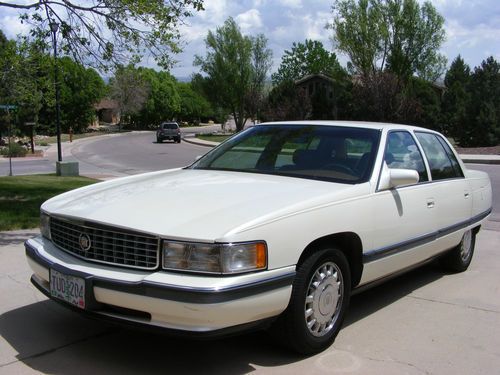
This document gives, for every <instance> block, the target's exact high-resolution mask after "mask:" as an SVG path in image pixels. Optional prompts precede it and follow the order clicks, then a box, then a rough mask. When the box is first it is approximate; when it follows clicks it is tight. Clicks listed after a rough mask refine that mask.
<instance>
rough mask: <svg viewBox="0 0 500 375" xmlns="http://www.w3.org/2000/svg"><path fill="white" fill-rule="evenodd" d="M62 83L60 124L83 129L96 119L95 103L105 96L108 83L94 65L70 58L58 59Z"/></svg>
mask: <svg viewBox="0 0 500 375" xmlns="http://www.w3.org/2000/svg"><path fill="white" fill-rule="evenodd" d="M59 69H60V72H61V75H60V85H61V127H62V131H63V132H68V131H69V128H70V127H72V128H73V131H75V132H78V133H79V132H83V131H85V129H86V128H87V127H88V126H89V124H91V123H92V121H93V120H94V118H95V109H94V104H96V103H97V102H99V100H100V99H101V98H102V97H103V96H104V94H105V89H106V85H105V84H104V81H103V79H102V78H101V76H100V75H99V74H98V73H97V72H96V71H95V70H94V69H92V68H85V67H84V66H83V65H82V64H80V63H78V62H75V61H73V60H72V59H70V58H69V57H63V58H61V59H59Z"/></svg>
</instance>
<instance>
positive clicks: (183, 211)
mask: <svg viewBox="0 0 500 375" xmlns="http://www.w3.org/2000/svg"><path fill="white" fill-rule="evenodd" d="M359 186H360V185H345V184H336V183H331V182H323V181H313V180H307V179H300V178H292V177H282V176H272V175H262V174H253V173H241V172H223V171H208V170H193V169H176V170H168V171H161V172H153V173H147V174H143V175H136V176H131V177H125V178H120V179H116V180H111V181H107V182H102V183H98V184H95V185H91V186H87V187H84V188H81V189H77V190H73V191H71V192H68V193H64V194H62V195H59V196H57V197H55V198H52V199H50V200H48V201H47V202H45V203H44V204H43V205H42V210H43V211H45V212H47V213H49V214H52V215H58V216H64V217H70V218H79V219H81V218H83V219H85V220H88V221H93V222H97V223H101V224H108V225H113V226H116V227H121V228H126V229H134V230H139V231H143V232H147V233H152V234H155V235H160V236H162V237H167V238H170V239H178V240H183V239H185V240H187V239H190V240H193V239H196V240H200V241H219V240H222V239H223V238H224V237H225V236H228V235H230V234H235V233H239V232H243V231H245V230H248V229H250V228H255V227H256V226H260V225H263V224H265V223H266V222H270V221H275V220H279V219H280V218H283V217H287V216H290V215H294V214H297V213H299V212H303V211H305V210H306V211H309V210H311V209H314V208H318V207H321V206H322V205H325V204H332V203H334V202H338V201H340V200H343V199H348V198H350V197H351V196H353V195H359ZM356 187H357V188H356ZM353 189H354V190H356V191H357V193H356V192H353V191H352V190H353Z"/></svg>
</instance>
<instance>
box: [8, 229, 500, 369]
mask: <svg viewBox="0 0 500 375" xmlns="http://www.w3.org/2000/svg"><path fill="white" fill-rule="evenodd" d="M34 234H36V232H6V233H0V296H1V298H0V314H1V315H0V374H32V373H51V374H147V373H163V374H165V373H171V374H177V373H203V374H207V373H214V374H245V373H250V372H257V373H273V374H274V373H276V374H285V373H286V374H289V373H294V374H295V373H296V374H384V375H388V374H498V371H499V370H498V369H499V368H500V287H499V285H500V257H499V250H498V243H500V232H498V231H493V230H483V231H481V232H480V234H479V236H478V238H477V247H476V254H475V257H474V259H473V262H472V264H471V267H470V268H469V270H468V271H467V272H465V273H462V274H455V275H450V274H444V273H443V272H442V271H441V270H440V269H439V267H438V266H437V265H435V264H431V265H428V266H425V267H423V268H420V269H418V270H415V271H413V272H411V273H409V274H406V275H403V276H401V277H399V278H397V279H394V280H392V281H390V282H388V283H386V284H383V285H381V286H379V287H377V288H374V289H371V290H369V291H367V292H364V293H362V294H359V295H357V296H355V297H354V298H353V300H352V305H351V309H350V311H349V314H348V318H347V321H346V322H345V325H344V328H343V329H342V331H341V332H340V334H339V336H338V337H337V340H336V341H335V343H334V345H333V346H332V347H330V348H329V349H328V350H327V351H325V352H323V353H321V354H318V355H316V356H313V357H310V358H301V357H298V356H295V355H293V354H291V353H289V352H287V351H286V350H284V349H282V348H281V347H280V346H278V345H276V344H275V343H273V342H272V340H270V339H269V337H268V336H267V334H266V333H264V332H257V333H251V334H246V335H243V336H238V337H234V338H228V339H223V340H218V341H192V340H179V339H175V338H171V337H168V336H165V335H162V334H160V333H152V332H148V331H141V330H137V329H128V328H123V327H117V326H112V325H107V324H104V323H101V322H97V321H93V320H89V319H86V318H83V317H81V316H80V315H77V314H75V313H73V312H70V311H69V310H66V309H64V308H63V307H61V306H59V305H58V304H56V303H54V302H52V301H49V300H47V299H46V298H45V297H44V296H43V295H42V294H41V293H39V292H38V291H37V290H36V289H35V288H34V287H33V286H31V284H30V283H29V281H28V280H29V277H30V271H29V269H28V266H27V265H26V262H25V259H24V249H23V246H22V241H23V240H24V239H25V238H27V237H28V236H30V235H34Z"/></svg>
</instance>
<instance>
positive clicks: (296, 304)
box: [271, 249, 351, 355]
mask: <svg viewBox="0 0 500 375" xmlns="http://www.w3.org/2000/svg"><path fill="white" fill-rule="evenodd" d="M316 283H319V284H316ZM318 286H320V288H318ZM350 297H351V274H350V270H349V263H348V261H347V259H346V257H345V255H344V254H343V253H342V252H341V251H340V250H337V249H323V250H319V251H317V252H315V253H313V254H312V255H311V256H309V258H307V259H306V260H305V261H304V262H303V263H302V264H300V265H299V266H298V267H297V273H296V276H295V280H294V283H293V288H292V296H291V298H290V303H289V305H288V307H287V309H286V310H285V312H284V313H283V314H282V315H281V316H280V317H279V318H278V320H277V321H276V322H275V324H274V326H273V327H272V331H271V332H272V333H273V334H274V335H275V336H276V337H277V338H278V339H279V340H280V341H282V343H283V344H285V345H287V346H289V347H291V349H293V350H294V351H296V352H298V353H300V354H306V355H310V354H314V353H318V352H321V351H323V350H325V349H326V348H328V347H329V346H330V345H331V344H332V343H333V341H334V340H335V337H336V336H337V334H338V333H339V331H340V328H341V326H342V322H343V320H344V315H345V312H346V310H347V308H348V306H349V301H350Z"/></svg>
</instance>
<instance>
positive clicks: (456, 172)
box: [416, 132, 464, 180]
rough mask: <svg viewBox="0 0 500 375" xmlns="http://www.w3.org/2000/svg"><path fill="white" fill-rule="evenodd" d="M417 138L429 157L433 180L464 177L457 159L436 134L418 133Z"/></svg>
mask: <svg viewBox="0 0 500 375" xmlns="http://www.w3.org/2000/svg"><path fill="white" fill-rule="evenodd" d="M416 136H417V138H418V140H419V142H420V144H421V145H422V148H423V149H424V153H425V156H427V161H428V162H429V166H430V168H431V175H432V179H433V180H444V179H447V178H460V177H463V176H464V175H463V172H462V169H461V168H460V164H459V163H458V160H457V158H456V157H455V155H454V154H453V152H452V151H451V149H450V147H449V146H448V144H447V143H446V142H445V141H444V140H443V139H440V137H438V136H437V135H435V134H431V133H423V132H417V133H416Z"/></svg>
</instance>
